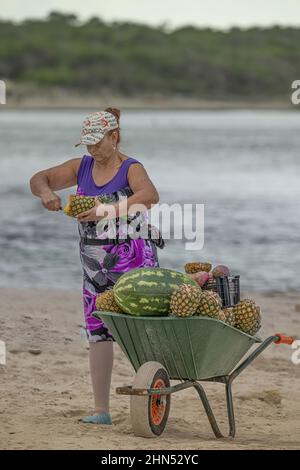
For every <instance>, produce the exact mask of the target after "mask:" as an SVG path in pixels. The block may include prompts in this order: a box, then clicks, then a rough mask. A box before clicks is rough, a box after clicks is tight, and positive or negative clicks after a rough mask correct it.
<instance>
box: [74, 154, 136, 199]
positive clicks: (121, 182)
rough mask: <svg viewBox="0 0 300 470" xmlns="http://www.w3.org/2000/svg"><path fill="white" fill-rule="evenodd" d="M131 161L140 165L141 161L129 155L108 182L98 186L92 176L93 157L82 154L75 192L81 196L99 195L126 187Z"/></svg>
mask: <svg viewBox="0 0 300 470" xmlns="http://www.w3.org/2000/svg"><path fill="white" fill-rule="evenodd" d="M132 163H139V164H140V165H142V163H141V162H139V161H138V160H136V159H135V158H132V157H129V158H127V160H124V161H123V163H122V165H121V166H120V168H119V170H118V172H117V174H116V175H115V176H114V177H113V178H112V179H111V180H110V181H108V183H106V184H104V185H103V186H98V185H96V184H95V182H94V178H93V176H92V169H93V166H94V159H93V157H91V156H90V155H84V156H83V157H82V159H81V162H80V166H79V169H78V173H77V185H78V186H77V194H79V195H82V196H99V195H100V194H110V193H113V192H115V191H120V190H121V189H124V188H126V187H128V186H129V183H128V179H127V173H128V168H129V167H130V165H132Z"/></svg>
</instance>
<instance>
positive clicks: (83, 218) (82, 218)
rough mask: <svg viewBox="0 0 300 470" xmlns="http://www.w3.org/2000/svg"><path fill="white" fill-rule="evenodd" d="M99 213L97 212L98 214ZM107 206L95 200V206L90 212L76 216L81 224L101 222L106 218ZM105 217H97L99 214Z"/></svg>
mask: <svg viewBox="0 0 300 470" xmlns="http://www.w3.org/2000/svg"><path fill="white" fill-rule="evenodd" d="M96 211H97V212H96ZM106 212H107V211H106V210H105V204H102V203H101V202H100V201H97V199H96V200H95V206H94V207H93V208H92V209H89V210H88V211H84V212H81V214H78V215H77V216H76V218H77V220H79V222H100V220H102V219H103V218H104V217H105V213H106ZM99 213H100V214H103V215H97V214H99Z"/></svg>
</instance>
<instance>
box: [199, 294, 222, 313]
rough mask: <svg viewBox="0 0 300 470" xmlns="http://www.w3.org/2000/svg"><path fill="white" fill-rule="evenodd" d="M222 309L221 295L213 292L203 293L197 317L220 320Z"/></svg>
mask: <svg viewBox="0 0 300 470" xmlns="http://www.w3.org/2000/svg"><path fill="white" fill-rule="evenodd" d="M221 307H222V300H221V297H220V296H219V294H217V293H216V292H213V291H211V290H205V291H202V293H201V297H200V302H199V305H198V308H197V312H196V314H197V315H203V316H207V317H212V318H218V314H219V312H220V310H221Z"/></svg>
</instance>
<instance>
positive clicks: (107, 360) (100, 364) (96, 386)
mask: <svg viewBox="0 0 300 470" xmlns="http://www.w3.org/2000/svg"><path fill="white" fill-rule="evenodd" d="M89 358H90V372H91V378H92V386H93V392H94V399H95V414H99V413H101V412H103V411H104V412H106V413H109V395H110V385H111V375H112V367H113V359H114V350H113V341H99V342H97V343H90V350H89Z"/></svg>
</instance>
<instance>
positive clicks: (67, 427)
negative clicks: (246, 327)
mask: <svg viewBox="0 0 300 470" xmlns="http://www.w3.org/2000/svg"><path fill="white" fill-rule="evenodd" d="M244 295H246V296H250V297H252V298H253V300H255V301H256V302H257V304H258V305H260V306H261V308H262V312H263V316H262V318H263V327H262V329H261V330H260V332H259V335H260V336H261V337H262V338H265V337H267V336H269V335H271V334H274V333H276V332H278V331H281V332H283V333H286V334H295V333H296V332H297V331H298V332H299V333H300V319H299V311H298V308H299V309H300V293H298V294H297V293H291V294H275V293H274V294H273V295H272V296H266V295H264V294H258V293H251V292H243V296H244ZM0 296H1V300H2V301H1V304H0V316H1V322H0V339H1V340H2V341H5V343H6V350H7V355H6V365H5V366H4V365H0V379H1V387H2V393H1V396H0V415H1V426H0V442H1V447H2V449H6V450H8V449H18V450H20V449H95V450H96V449H97V450H101V449H103V450H104V449H105V450H113V449H120V450H121V449H123V450H125V449H126V450H127V449H128V450H130V449H135V448H140V449H146V450H147V449H157V450H159V449H170V450H172V449H178V450H180V449H199V450H201V449H240V450H243V449H298V448H299V446H300V365H298V366H297V365H295V364H293V363H292V361H291V354H292V352H293V351H292V349H291V347H290V346H287V345H280V346H277V345H271V346H270V347H269V348H267V349H266V351H265V352H264V353H263V354H262V355H261V356H259V358H257V359H256V360H255V361H254V362H253V364H252V365H251V366H250V367H249V368H247V370H246V371H245V372H243V373H242V375H241V378H240V379H238V380H237V381H236V382H235V383H234V387H233V395H234V404H235V414H236V421H237V423H236V424H237V435H236V438H235V439H226V438H225V439H221V440H217V439H215V438H214V436H213V434H212V431H211V429H210V426H209V424H208V422H207V418H206V416H205V414H204V412H203V410H202V408H201V405H200V401H199V398H198V397H197V395H196V394H195V393H194V391H193V390H192V389H187V390H184V391H181V392H180V393H176V394H174V395H172V405H171V411H170V416H169V420H168V424H167V427H166V429H165V431H164V433H163V434H162V435H161V436H160V437H159V438H157V439H144V438H139V437H136V436H134V434H133V432H132V428H131V422H130V399H129V397H128V396H122V395H117V394H116V393H115V389H116V387H119V386H124V385H130V384H132V382H133V379H134V376H135V372H134V370H133V368H132V366H131V364H130V363H129V361H128V359H127V358H126V356H125V355H124V353H123V352H122V350H121V349H120V347H119V346H118V344H117V343H115V345H114V365H113V373H112V384H111V393H110V411H111V416H112V420H113V425H112V426H107V427H105V429H104V428H103V427H102V426H97V425H95V426H94V425H84V424H80V423H78V419H79V418H80V417H82V416H83V415H86V414H87V413H89V412H90V411H92V406H93V396H92V392H91V381H90V375H89V367H88V344H87V342H86V338H85V335H83V334H82V331H81V326H82V324H83V313H82V298H81V293H80V292H78V291H70V290H69V291H63V290H58V289H52V290H49V289H37V290H36V289H14V288H4V287H1V288H0ZM295 336H296V334H295ZM298 337H299V336H298ZM204 385H205V389H207V391H208V395H209V398H210V399H211V404H212V407H213V409H214V410H215V412H216V418H217V419H218V421H219V422H220V424H221V428H222V429H223V431H225V432H227V422H226V405H225V401H224V389H223V387H222V386H221V385H220V386H219V385H218V384H212V383H211V384H207V383H205V384H204ZM20 398H21V399H20Z"/></svg>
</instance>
